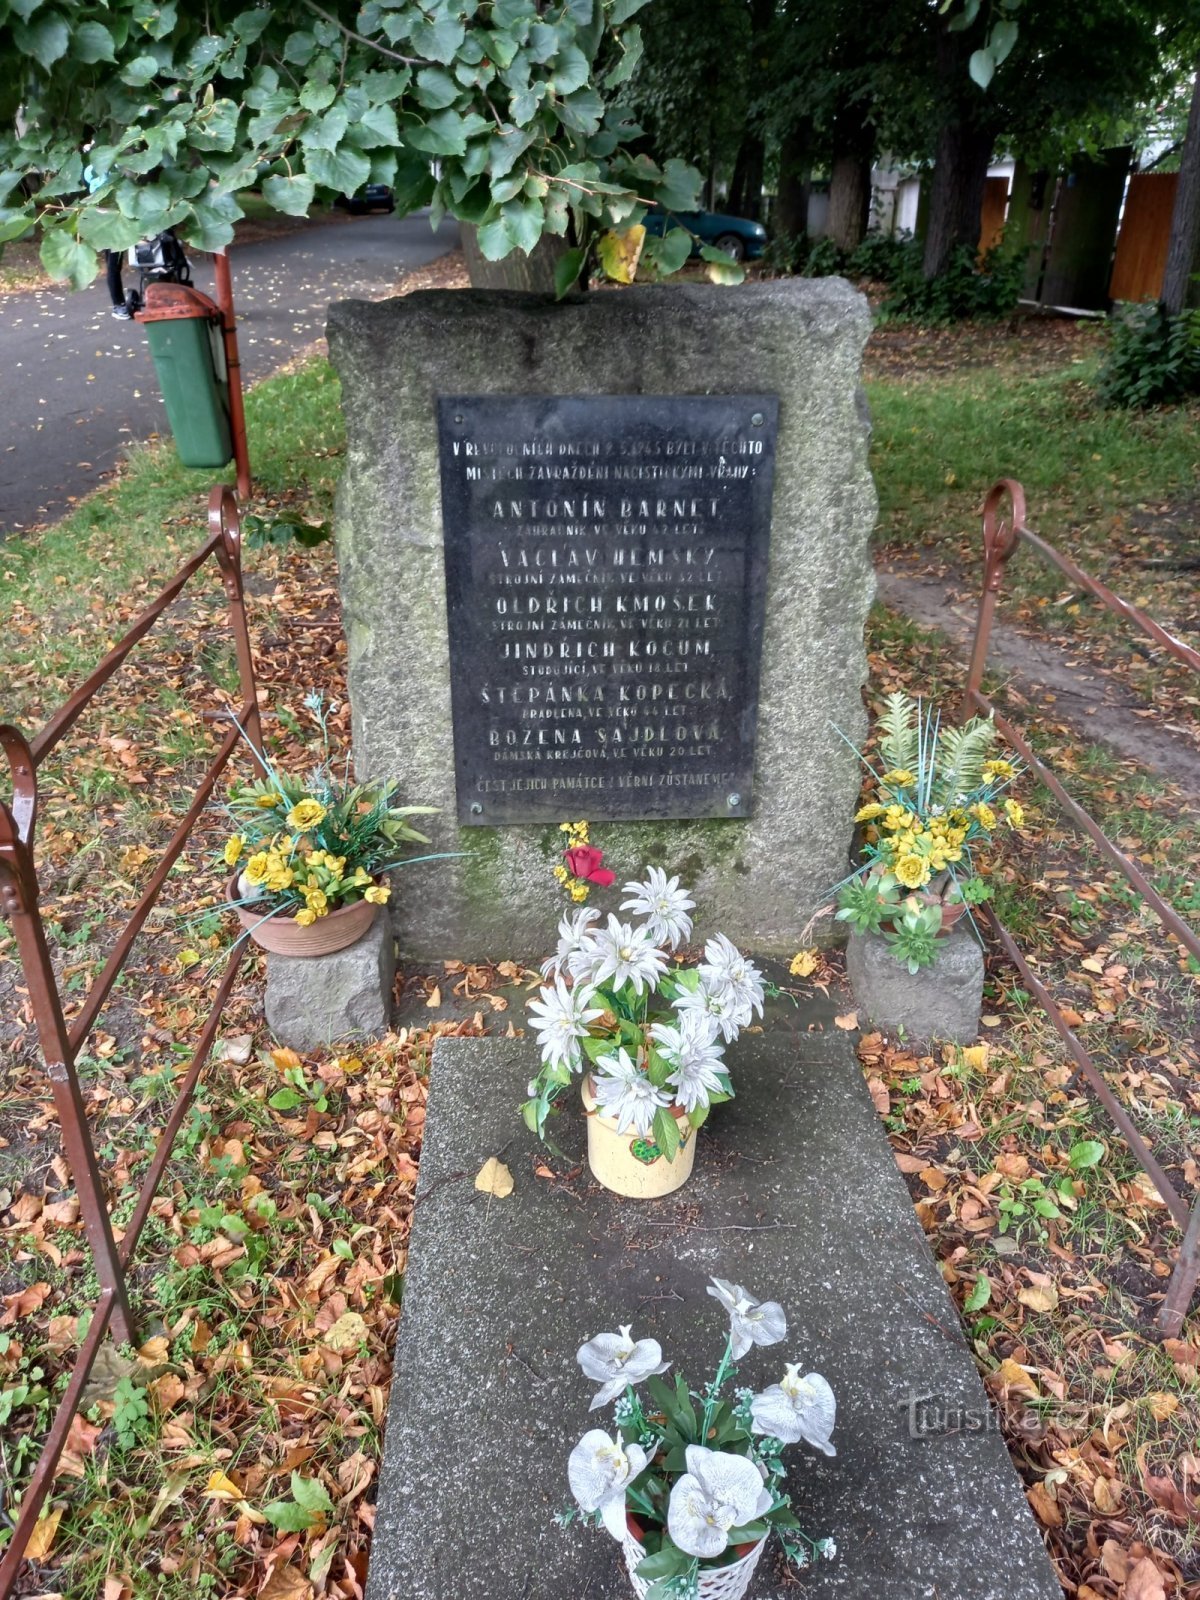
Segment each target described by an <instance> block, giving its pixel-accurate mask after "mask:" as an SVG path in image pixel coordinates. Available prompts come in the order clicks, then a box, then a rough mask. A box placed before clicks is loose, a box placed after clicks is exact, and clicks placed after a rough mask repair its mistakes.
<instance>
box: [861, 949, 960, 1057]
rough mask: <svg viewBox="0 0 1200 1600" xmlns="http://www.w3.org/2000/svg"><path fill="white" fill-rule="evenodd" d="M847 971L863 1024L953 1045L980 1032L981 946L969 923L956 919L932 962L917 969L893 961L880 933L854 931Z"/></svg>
mask: <svg viewBox="0 0 1200 1600" xmlns="http://www.w3.org/2000/svg"><path fill="white" fill-rule="evenodd" d="M846 974H847V976H848V977H849V979H850V987H851V988H852V989H853V990H854V1001H855V1004H856V1006H857V1007H858V1016H859V1021H860V1022H861V1023H862V1024H863V1025H864V1026H867V1025H869V1026H871V1027H872V1028H881V1029H883V1030H884V1032H886V1033H900V1032H901V1031H902V1030H903V1032H904V1035H905V1037H906V1038H909V1039H946V1040H948V1041H950V1043H952V1044H972V1043H974V1041H975V1040H976V1039H977V1038H978V1037H979V1013H980V1009H981V1007H982V1004H983V951H982V949H981V948H980V945H979V940H978V939H977V938H976V937H975V934H974V933H973V932H972V931H971V929H970V927H964V926H963V925H962V924H960V925H959V926H958V927H957V928H955V929H954V930H953V931H952V932H951V933H949V934H947V936H946V937H945V938H944V939H939V940H938V958H937V960H936V961H935V962H934V964H933V966H931V967H923V968H922V969H921V971H920V972H915V973H914V972H910V971H909V970H908V968H907V967H906V966H904V965H903V963H902V962H899V961H897V960H896V958H895V956H894V955H893V954H892V951H891V948H890V946H889V945H888V943H887V941H886V940H885V939H884V938H883V936H882V935H881V934H878V933H869V934H866V935H860V934H857V933H856V934H853V935H852V936H851V939H850V943H849V944H848V945H847V946H846Z"/></svg>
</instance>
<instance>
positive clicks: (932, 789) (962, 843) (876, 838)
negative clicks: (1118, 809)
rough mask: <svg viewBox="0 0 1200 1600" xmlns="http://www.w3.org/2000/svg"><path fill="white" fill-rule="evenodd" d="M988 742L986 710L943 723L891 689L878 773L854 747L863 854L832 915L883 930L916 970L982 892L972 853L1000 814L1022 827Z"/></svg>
mask: <svg viewBox="0 0 1200 1600" xmlns="http://www.w3.org/2000/svg"><path fill="white" fill-rule="evenodd" d="M995 742H996V727H995V724H994V722H993V721H992V719H991V718H990V717H974V718H972V719H971V721H970V722H966V723H963V724H962V725H961V726H958V727H955V726H952V725H944V724H943V723H942V720H941V717H940V715H939V714H938V713H937V712H936V711H934V710H933V709H931V708H928V707H922V705H921V703H920V702H919V701H916V700H913V699H912V698H911V697H910V696H909V695H906V694H900V693H897V694H892V695H889V696H888V700H887V709H886V711H885V712H884V714H883V716H882V717H881V718H880V721H879V739H878V749H879V766H880V767H881V770H880V771H876V767H875V766H874V765H872V763H871V762H870V761H868V760H867V758H866V757H865V756H863V755H862V753H861V751H856V752H855V753H856V754H857V755H858V756H859V759H860V760H861V761H862V762H863V765H864V766H865V767H866V768H867V771H868V772H869V773H870V774H871V778H872V785H871V793H870V798H869V799H868V801H867V803H866V804H865V805H863V806H862V808H861V809H860V810H859V811H858V812H857V814H856V815H855V818H854V820H855V822H858V823H861V824H863V825H864V834H863V838H864V843H863V849H862V860H861V862H860V863H859V865H858V866H857V867H856V868H855V869H854V871H853V872H852V873H851V875H850V877H849V878H848V879H846V880H845V881H844V882H843V883H842V884H841V886H840V888H839V891H838V896H837V905H838V910H837V920H838V921H839V922H845V923H847V924H849V926H850V928H851V929H852V930H853V932H854V933H856V934H858V935H860V936H864V937H865V936H869V935H877V936H881V937H882V938H883V940H884V941H885V942H886V944H887V946H888V948H889V950H890V951H891V954H892V955H893V956H894V957H895V959H896V960H897V961H898V962H900V964H901V965H902V966H904V967H906V968H907V969H908V971H909V972H910V973H912V974H914V975H915V974H916V973H918V972H919V971H920V970H921V969H922V968H923V967H928V966H932V965H933V963H934V962H935V961H936V960H937V957H938V951H939V941H941V940H943V939H944V937H945V936H946V935H947V934H948V933H949V932H950V930H951V929H952V928H953V927H954V926H955V924H956V923H957V922H958V921H959V920H960V919H961V918H962V917H964V916H965V917H968V918H969V917H970V908H971V907H972V906H975V905H979V904H980V903H981V902H982V901H984V900H986V899H987V898H988V897H989V895H990V893H991V887H990V885H989V884H988V882H987V881H986V879H985V878H983V877H981V876H980V874H979V870H978V857H979V854H980V852H981V851H982V850H983V849H984V848H986V846H987V845H989V844H990V843H991V840H992V837H993V835H994V833H995V831H996V829H997V828H998V827H999V826H1000V822H1001V819H1003V820H1004V821H1005V822H1006V823H1007V825H1008V826H1009V827H1010V828H1015V829H1019V828H1021V827H1022V826H1023V824H1024V820H1025V817H1024V811H1023V809H1022V807H1021V805H1020V803H1019V802H1018V801H1017V800H1015V799H1013V798H1012V797H1011V796H1010V795H1008V794H1007V793H1006V791H1007V790H1008V789H1009V788H1010V787H1011V786H1012V784H1013V783H1014V782H1015V781H1016V779H1017V778H1018V777H1019V776H1020V772H1021V769H1020V767H1019V766H1018V765H1017V764H1015V763H1014V762H1011V761H1008V760H1005V759H1004V758H1002V757H995V756H993V755H992V750H993V747H994V746H995Z"/></svg>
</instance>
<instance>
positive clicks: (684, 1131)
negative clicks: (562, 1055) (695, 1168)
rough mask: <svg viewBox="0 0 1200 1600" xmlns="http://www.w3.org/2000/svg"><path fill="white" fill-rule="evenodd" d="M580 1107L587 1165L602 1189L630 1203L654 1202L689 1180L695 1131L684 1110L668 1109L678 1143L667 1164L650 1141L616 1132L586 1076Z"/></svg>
mask: <svg viewBox="0 0 1200 1600" xmlns="http://www.w3.org/2000/svg"><path fill="white" fill-rule="evenodd" d="M583 1108H584V1110H585V1111H586V1112H587V1128H588V1166H589V1167H590V1168H591V1169H592V1176H593V1177H594V1178H595V1179H596V1181H597V1182H598V1183H602V1184H603V1185H604V1187H605V1188H606V1189H611V1190H612V1192H613V1193H614V1194H621V1195H625V1196H626V1197H627V1198H628V1199H630V1200H657V1199H658V1198H659V1197H660V1196H661V1195H664V1194H672V1193H674V1191H675V1190H676V1189H678V1188H680V1187H681V1185H683V1184H685V1183H686V1182H687V1181H688V1179H689V1178H690V1177H691V1175H692V1163H693V1161H694V1160H695V1158H696V1130H695V1129H694V1128H693V1127H692V1125H691V1123H690V1122H689V1121H688V1117H687V1112H686V1111H682V1110H680V1108H679V1107H678V1106H675V1107H673V1108H672V1110H673V1112H674V1116H675V1120H676V1122H677V1123H678V1124H679V1139H680V1144H679V1149H678V1150H677V1151H676V1152H675V1159H674V1161H668V1160H667V1158H666V1156H664V1155H663V1153H662V1151H661V1150H660V1149H659V1148H658V1146H657V1145H656V1144H655V1143H654V1142H653V1140H652V1139H641V1138H639V1137H638V1136H637V1134H634V1133H618V1132H617V1124H616V1123H615V1122H614V1121H613V1119H612V1118H611V1117H605V1116H602V1115H601V1114H600V1112H599V1111H598V1110H597V1107H596V1098H595V1095H594V1094H593V1093H592V1080H591V1078H590V1077H588V1078H585V1079H584V1080H583Z"/></svg>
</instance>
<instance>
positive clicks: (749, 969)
mask: <svg viewBox="0 0 1200 1600" xmlns="http://www.w3.org/2000/svg"><path fill="white" fill-rule="evenodd" d="M698 971H699V973H700V978H701V981H702V982H703V983H704V984H705V986H706V987H707V988H708V990H709V992H710V993H712V994H722V993H728V994H730V995H732V996H733V998H734V999H735V1000H736V1001H737V1003H738V1004H739V1005H742V1006H749V1007H750V1008H751V1009H752V1010H754V1011H757V1012H758V1014H759V1016H760V1017H761V1016H762V1014H763V996H764V989H763V977H762V973H761V972H760V971H759V970H758V968H757V967H756V966H755V965H754V963H753V961H750V960H748V959H747V957H746V956H744V955H743V954H742V952H741V951H740V950H739V949H738V947H737V946H736V945H735V944H734V943H733V942H732V941H731V940H729V939H727V938H726V937H725V935H724V934H723V933H718V934H716V935H715V936H714V937H713V938H711V939H709V941H708V942H707V944H706V945H705V946H704V960H703V961H702V962H701V963H700V966H699V968H698Z"/></svg>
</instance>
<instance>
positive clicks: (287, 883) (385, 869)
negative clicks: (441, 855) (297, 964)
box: [221, 695, 438, 956]
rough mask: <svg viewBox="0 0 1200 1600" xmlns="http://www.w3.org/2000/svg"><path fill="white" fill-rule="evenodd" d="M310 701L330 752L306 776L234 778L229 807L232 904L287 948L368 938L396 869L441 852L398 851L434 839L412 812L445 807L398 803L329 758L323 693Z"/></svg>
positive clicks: (318, 947)
mask: <svg viewBox="0 0 1200 1600" xmlns="http://www.w3.org/2000/svg"><path fill="white" fill-rule="evenodd" d="M305 705H306V706H307V707H308V708H309V709H310V710H311V711H313V712H314V714H315V715H316V716H317V718H318V721H319V722H320V726H321V730H322V734H323V735H325V738H326V743H325V755H324V759H323V760H321V761H320V762H319V763H318V764H317V766H316V767H315V768H314V769H313V770H312V772H311V773H309V775H308V776H307V777H306V778H297V777H292V776H290V775H289V774H287V773H282V772H279V771H278V770H277V769H275V768H274V767H271V766H270V765H268V766H267V769H266V776H265V777H264V778H262V779H261V780H259V781H257V782H255V783H249V784H240V785H233V786H231V788H230V791H229V798H228V800H227V802H226V806H225V810H226V812H227V814H228V815H229V817H230V818H231V820H232V822H233V825H234V832H233V833H232V834H231V835H230V836H229V837H228V838H227V839H226V841H225V845H224V848H223V850H222V852H221V859H222V862H223V863H224V865H225V867H226V868H231V869H233V877H232V878H231V880H230V884H229V903H230V905H231V906H232V908H233V910H234V911H235V912H236V914H237V917H238V920H239V921H240V922H241V924H242V927H243V928H244V929H245V931H246V933H247V934H248V935H249V937H250V938H251V939H253V940H254V942H255V943H256V944H258V945H261V946H262V948H263V949H264V950H271V951H274V952H276V953H277V954H280V955H293V956H319V955H328V954H330V953H331V952H332V951H334V950H342V949H344V948H345V947H346V946H347V945H351V944H354V943H355V941H356V940H358V939H361V938H362V936H363V935H364V934H365V933H366V931H367V929H368V928H369V927H370V926H371V923H372V922H373V921H374V919H375V917H376V916H377V915H378V914H379V907H380V906H382V905H384V904H386V902H387V900H388V898H389V896H390V894H391V889H390V887H389V885H388V884H387V882H386V881H385V880H386V874H387V873H389V872H391V871H392V870H393V869H394V868H396V867H400V866H408V865H412V864H413V863H415V862H417V861H429V860H436V859H438V858H437V857H434V856H410V857H408V858H406V859H399V860H398V859H397V855H396V853H397V851H398V850H399V849H400V848H401V847H402V846H404V845H406V844H428V843H429V840H428V839H427V838H426V837H425V835H424V834H423V833H418V831H417V830H416V829H415V828H414V827H413V826H412V825H411V823H410V821H409V818H410V817H414V816H431V815H433V814H434V812H435V811H436V809H437V808H436V807H435V806H397V805H394V804H393V803H392V802H393V799H394V796H395V791H396V785H395V784H394V783H391V782H385V783H351V782H350V781H349V779H348V778H346V777H341V778H339V777H338V776H337V775H336V773H335V772H334V771H333V769H332V766H331V765H330V761H329V753H328V737H327V733H326V727H325V715H324V712H323V709H322V701H321V697H320V696H319V695H311V696H309V698H308V699H307V700H306V701H305Z"/></svg>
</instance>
